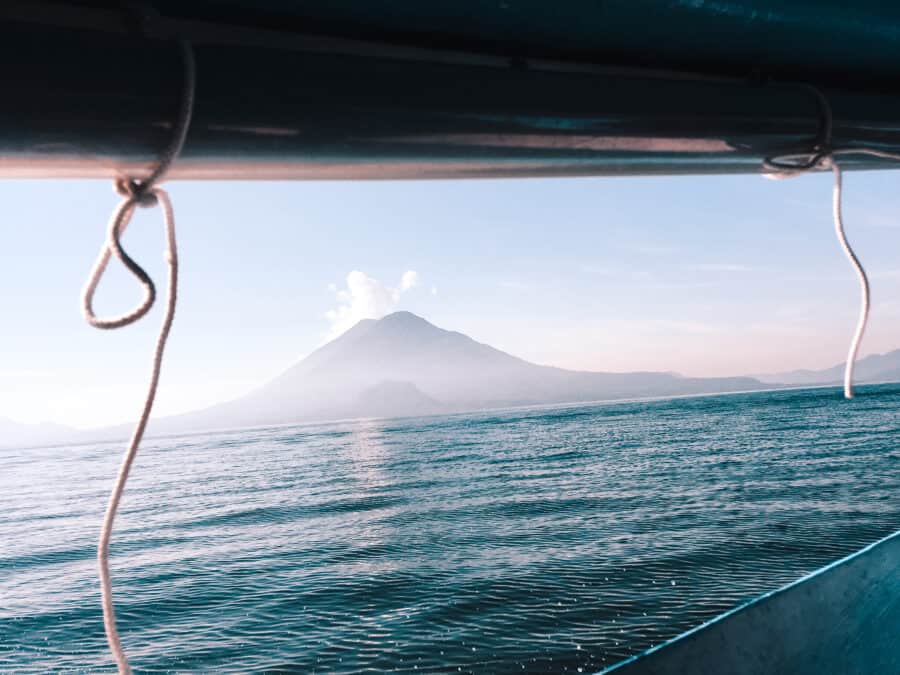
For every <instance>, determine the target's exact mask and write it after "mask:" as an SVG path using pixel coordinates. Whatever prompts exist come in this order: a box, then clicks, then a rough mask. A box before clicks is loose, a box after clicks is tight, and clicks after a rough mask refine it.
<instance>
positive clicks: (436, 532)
mask: <svg viewBox="0 0 900 675" xmlns="http://www.w3.org/2000/svg"><path fill="white" fill-rule="evenodd" d="M898 411H900V385H883V386H879V387H864V388H862V389H861V391H860V395H859V397H858V398H857V399H855V400H853V401H850V402H845V401H843V400H841V399H840V396H839V392H838V391H837V390H836V389H820V390H806V391H791V392H778V393H757V394H748V395H734V396H717V397H701V398H687V399H678V400H669V401H656V402H640V403H619V404H608V405H579V406H570V407H555V408H541V409H524V410H511V411H503V412H490V413H481V414H474V415H457V416H450V417H433V418H421V419H407V420H378V421H356V422H345V423H335V424H323V425H317V426H298V427H279V428H269V429H257V430H252V431H241V432H230V433H218V434H212V435H202V436H201V435H195V436H182V437H177V438H166V439H155V440H150V441H148V442H146V443H145V446H144V448H143V450H142V453H141V455H140V456H139V458H138V462H137V465H136V468H135V471H134V474H133V476H132V480H131V482H130V483H129V486H128V489H127V491H126V494H125V500H124V510H123V512H122V513H121V516H120V518H119V521H118V523H117V529H116V532H115V534H114V537H113V547H112V556H113V580H114V586H115V592H116V602H117V606H118V612H119V621H120V630H121V632H122V634H123V638H124V643H125V646H126V649H127V650H128V652H129V653H130V655H131V658H132V661H133V664H134V666H135V667H136V670H137V671H139V672H140V671H145V672H146V671H156V672H166V671H172V672H176V671H177V672H185V671H205V672H270V673H278V672H283V673H287V672H297V673H307V672H359V671H364V670H369V671H370V672H378V671H399V672H415V671H444V672H460V671H462V672H478V673H506V672H522V671H523V670H524V671H526V672H593V671H597V670H599V669H601V668H603V667H604V666H607V665H610V664H612V663H613V662H615V661H617V660H619V659H621V658H624V657H626V656H629V655H631V654H633V653H635V652H636V651H639V650H643V649H645V648H647V647H649V646H650V645H653V644H657V643H659V642H660V641H662V640H664V639H666V638H669V637H672V636H674V635H676V634H678V633H680V632H682V631H684V630H686V629H688V628H690V627H692V626H694V625H695V624H697V623H699V622H701V621H703V620H705V619H708V618H710V617H712V616H714V615H716V614H717V613H719V612H721V611H723V610H725V609H728V608H730V607H733V606H734V605H735V604H737V603H739V602H741V601H743V600H746V599H749V598H751V597H753V596H755V595H757V594H759V593H761V592H763V591H767V590H770V589H773V588H775V587H777V586H779V585H782V584H784V583H786V582H788V581H791V580H793V579H796V578H797V577H799V576H801V575H803V574H805V573H807V572H810V571H812V570H814V569H815V568H817V567H820V566H822V565H823V564H825V563H827V562H829V561H831V560H834V559H836V558H839V557H841V556H843V555H845V554H847V553H850V552H852V551H854V550H855V549H857V548H859V547H861V546H863V545H865V544H867V543H869V542H872V541H874V540H875V539H878V538H880V537H882V536H884V535H886V534H888V533H890V532H892V531H894V530H896V529H897V528H900V414H898ZM121 450H122V448H121V444H102V445H85V446H77V447H55V448H45V449H27V450H0V542H2V543H0V547H2V548H0V670H2V671H3V672H16V673H28V672H35V673H46V672H64V671H69V672H97V671H109V670H112V668H111V660H110V658H109V656H108V654H107V652H106V646H105V639H104V636H103V628H102V622H101V614H100V608H99V591H98V586H97V581H96V573H95V563H94V555H95V554H94V545H95V540H96V535H97V531H98V528H99V523H100V519H101V515H102V511H103V508H104V506H105V503H106V499H107V491H108V489H109V487H110V484H111V480H112V476H113V475H114V474H115V471H116V468H117V465H118V462H119V457H120V453H121Z"/></svg>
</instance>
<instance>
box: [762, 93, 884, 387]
mask: <svg viewBox="0 0 900 675" xmlns="http://www.w3.org/2000/svg"><path fill="white" fill-rule="evenodd" d="M804 88H806V89H808V90H809V91H811V92H812V93H813V94H814V95H815V97H816V100H817V101H818V103H819V112H820V126H819V134H818V136H817V138H816V141H815V144H814V145H813V149H812V151H810V152H801V153H796V154H789V155H780V156H777V157H769V158H767V159H765V160H764V161H763V170H764V171H765V172H766V174H765V175H766V176H767V177H768V178H775V179H783V178H793V177H795V176H800V175H802V174H804V173H807V172H809V171H817V170H824V171H827V170H829V169H830V170H831V172H832V174H833V175H834V193H833V201H832V215H833V217H834V229H835V233H836V234H837V238H838V242H840V245H841V248H842V249H843V251H844V255H846V256H847V260H849V261H850V264H851V265H852V266H853V269H854V270H855V271H856V276H857V277H858V278H859V287H860V309H859V319H858V320H857V322H856V330H855V331H854V333H853V340H852V341H851V342H850V349H849V350H848V353H847V363H846V365H845V367H844V396H845V397H846V398H848V399H849V398H853V369H854V367H855V365H856V357H857V355H858V353H859V345H860V343H861V342H862V339H863V334H864V333H865V331H866V324H867V323H868V320H869V306H870V299H869V278H868V277H867V276H866V270H865V269H864V268H863V266H862V263H860V261H859V258H858V257H857V256H856V253H855V252H854V251H853V247H851V246H850V242H849V241H847V233H846V232H845V231H844V221H843V214H842V211H841V202H842V196H843V178H842V172H841V167H840V166H839V165H838V163H837V161H836V159H835V158H836V157H837V156H839V155H870V156H873V157H881V158H883V159H894V160H900V154H895V153H892V152H885V151H884V150H878V149H876V148H865V147H861V148H843V149H835V148H834V147H832V131H833V128H834V123H833V119H834V118H833V115H832V111H831V105H830V104H829V103H828V99H827V98H825V96H824V94H822V92H821V91H819V90H818V89H816V88H815V87H804Z"/></svg>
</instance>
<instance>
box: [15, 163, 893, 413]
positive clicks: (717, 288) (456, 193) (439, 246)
mask: <svg viewBox="0 0 900 675" xmlns="http://www.w3.org/2000/svg"><path fill="white" fill-rule="evenodd" d="M169 189H170V193H171V195H172V198H173V200H174V202H175V208H176V217H177V224H178V236H179V243H180V250H181V261H182V286H181V291H180V298H179V308H178V313H177V316H176V319H175V326H174V330H173V333H172V338H171V341H170V347H169V351H168V354H167V363H166V366H165V370H164V375H163V382H162V388H161V391H160V396H159V400H158V411H159V413H160V414H166V413H173V412H180V411H185V410H190V409H193V408H197V407H201V406H204V405H208V404H210V403H213V402H216V401H220V400H223V399H226V398H230V397H234V396H237V395H239V394H241V393H243V392H244V391H246V390H248V389H250V388H252V387H254V386H256V385H258V384H261V383H263V382H264V381H266V380H267V379H269V378H270V377H272V376H274V375H276V374H277V373H279V372H280V371H282V370H284V369H285V368H287V367H288V366H290V365H291V364H292V363H293V362H294V361H296V360H297V359H298V358H300V357H301V356H303V355H304V354H307V353H309V352H310V351H311V350H313V349H315V348H316V347H317V346H318V345H320V344H322V342H323V341H324V340H326V339H327V338H328V336H329V335H332V334H333V333H334V332H335V331H336V330H338V329H339V328H340V325H339V326H335V325H333V322H332V320H329V319H328V318H327V317H326V315H327V314H328V313H329V312H335V313H336V314H337V315H338V316H339V317H343V320H342V321H343V323H342V324H341V325H346V324H347V323H349V321H351V320H353V319H355V318H356V317H357V316H361V315H362V314H366V313H372V312H377V311H386V310H387V309H389V308H396V309H408V310H411V311H414V312H416V313H418V314H421V315H422V316H424V317H426V318H428V319H429V320H431V321H432V322H434V323H436V324H437V325H439V326H442V327H445V328H451V329H456V330H460V331H462V332H465V333H467V334H469V335H471V336H472V337H474V338H475V339H477V340H480V341H483V342H487V343H490V344H492V345H494V346H496V347H499V348H501V349H504V350H506V351H509V352H511V353H513V354H516V355H518V356H521V357H524V358H526V359H529V360H533V361H537V362H540V363H546V364H553V365H559V366H565V367H571V368H583V369H593V370H611V371H624V370H674V371H679V372H682V373H685V374H688V375H726V374H747V373H759V372H771V371H777V370H785V369H792V368H798V367H810V368H819V367H826V366H830V365H833V364H834V363H837V362H839V361H841V360H842V359H843V358H844V356H845V353H846V347H847V343H848V340H849V337H850V335H851V332H852V329H853V324H854V321H855V319H856V314H857V310H858V288H857V285H856V281H855V277H854V275H853V272H852V270H851V269H850V267H849V266H848V264H847V262H846V260H845V259H844V258H843V256H842V254H841V252H840V249H839V247H838V244H837V242H836V240H835V238H834V234H833V230H832V223H831V217H830V208H831V207H830V198H831V177H830V175H825V174H823V175H817V176H806V177H801V178H797V179H793V180H788V181H768V180H764V179H763V178H761V177H759V176H736V177H685V178H599V179H553V180H539V179H528V180H515V181H514V180H505V181H496V180H491V181H452V182H451V181H434V182H385V183H376V182H369V183H364V182H358V183H310V182H307V183H287V182H270V183H262V182H218V183H213V182H209V183H207V182H197V183H193V182H182V183H173V184H170V186H169ZM898 193H900V176H898V175H897V174H896V173H894V172H890V173H865V174H852V175H849V176H847V177H846V181H845V218H846V222H847V229H848V233H849V236H850V238H851V241H852V243H853V244H854V246H855V247H856V248H857V250H858V253H859V254H860V257H861V258H862V260H863V262H864V263H865V264H866V266H867V268H868V270H869V272H870V277H871V280H872V284H873V303H874V304H873V314H872V320H871V324H870V330H869V333H868V334H867V336H866V339H865V342H864V344H863V349H862V352H863V354H867V353H872V352H884V351H888V350H890V349H894V348H897V347H900V330H898V329H900V293H898V291H900V215H896V214H898V206H900V196H898ZM0 200H2V203H3V204H4V217H3V222H2V225H0V233H2V242H3V245H4V250H5V251H6V255H4V256H3V259H4V263H3V265H2V266H0V284H2V288H3V289H4V292H3V294H2V295H0V315H2V316H3V317H4V325H3V331H2V336H0V417H10V418H12V419H15V420H18V421H27V422H34V421H43V420H52V421H57V422H63V423H67V424H72V425H75V426H80V427H86V426H92V425H100V424H107V423H114V422H120V421H126V420H129V419H131V418H133V417H134V414H135V412H136V410H137V406H138V404H139V400H140V398H141V396H142V395H143V390H144V386H145V380H146V376H147V370H148V360H149V354H150V350H151V348H152V343H153V340H154V336H155V333H156V331H157V329H158V324H159V319H160V310H159V308H155V309H154V310H153V312H152V313H151V315H150V316H149V317H147V318H145V319H144V320H143V321H142V322H140V324H139V325H137V326H133V327H129V328H126V329H123V330H120V331H112V332H104V331H98V330H95V329H92V328H90V327H88V326H87V325H86V324H85V323H84V321H83V319H82V318H81V315H80V310H79V297H80V293H81V288H82V286H83V284H84V280H85V276H86V274H87V272H88V270H89V269H90V267H91V265H92V263H93V260H94V257H95V256H96V253H97V250H98V248H99V246H100V244H101V242H102V240H103V237H104V234H105V229H106V221H107V218H108V215H109V213H110V211H111V209H112V207H113V205H114V204H115V202H116V196H115V195H114V194H113V193H112V190H111V188H110V184H109V182H106V181H0ZM158 218H159V215H158V212H156V211H143V212H141V213H140V214H139V215H138V217H137V218H136V219H135V221H134V223H133V224H132V226H131V228H130V230H129V232H128V235H127V237H126V239H125V242H126V246H127V248H128V249H129V250H130V251H132V252H133V255H134V257H135V258H136V259H138V260H139V261H141V262H142V263H144V264H146V267H147V268H148V271H150V272H151V274H152V276H153V277H154V279H156V280H158V283H159V284H160V285H162V284H163V280H164V278H165V276H164V265H163V261H162V255H161V253H162V248H163V243H162V234H161V227H160V223H159V220H158ZM112 266H113V267H114V268H116V269H115V270H114V272H115V273H113V274H110V275H109V277H108V278H107V279H106V281H105V283H104V284H103V285H102V286H101V289H100V292H99V294H98V302H97V308H98V310H99V311H100V312H118V311H121V310H123V309H125V308H126V306H130V304H131V303H133V302H134V300H135V299H136V298H137V297H138V296H139V291H138V289H137V288H136V287H135V286H134V284H133V281H132V280H131V279H130V277H126V276H125V274H124V273H120V272H119V270H118V266H117V263H113V265H112ZM353 270H358V271H360V272H362V273H363V274H364V275H366V277H365V278H363V277H361V276H360V275H357V276H356V279H357V282H358V283H357V287H358V289H360V290H361V291H368V292H370V293H372V294H374V295H372V296H366V297H357V298H356V302H355V304H352V307H351V306H350V304H349V303H348V301H347V298H346V294H345V295H343V296H341V298H339V297H338V296H337V292H336V291H340V290H341V289H346V287H347V276H348V274H349V273H350V272H351V271H353ZM409 271H414V272H415V273H416V274H415V275H414V276H413V275H407V277H406V285H407V286H409V285H410V282H411V281H412V280H413V279H415V281H416V282H417V283H416V284H415V285H414V286H413V287H411V288H408V289H407V290H402V291H401V278H402V277H403V275H404V273H407V272H409ZM369 280H374V281H369ZM375 281H377V282H380V284H381V285H380V286H379V285H378V284H376V283H375ZM330 284H333V285H334V286H331V287H329V285H330ZM391 289H393V292H392V290H391ZM161 290H162V289H161ZM373 297H374V298H376V299H377V297H380V298H381V301H380V302H375V303H373V302H372V298H373ZM395 299H396V300H397V302H396V303H394V300H395ZM341 306H344V309H343V310H342V309H341ZM332 316H334V314H333V315H332Z"/></svg>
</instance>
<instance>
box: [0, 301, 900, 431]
mask: <svg viewBox="0 0 900 675" xmlns="http://www.w3.org/2000/svg"><path fill="white" fill-rule="evenodd" d="M842 373H843V366H842V365H838V366H834V367H833V368H830V369H826V370H823V371H792V372H791V373H783V374H781V375H774V376H760V377H759V378H754V377H716V378H699V377H684V376H681V375H679V374H677V373H671V372H631V373H603V372H584V371H575V370H566V369H563V368H555V367H552V366H541V365H537V364H534V363H529V362H528V361H525V360H524V359H520V358H518V357H515V356H512V355H510V354H507V353H506V352H503V351H500V350H499V349H495V348H494V347H491V346H489V345H486V344H483V343H480V342H476V341H475V340H473V339H472V338H470V337H468V336H466V335H464V334H462V333H459V332H456V331H450V330H444V329H442V328H438V327H437V326H435V325H433V324H431V323H430V322H428V321H426V320H425V319H423V318H421V317H419V316H416V315H415V314H411V313H410V312H395V313H393V314H389V315H388V316H385V317H384V318H382V319H377V320H376V319H365V320H363V321H360V322H359V323H357V324H356V325H355V326H353V327H352V328H351V329H350V330H348V331H346V332H345V333H343V334H342V335H340V336H339V337H337V338H335V339H334V340H332V341H331V342H329V343H327V344H325V345H323V346H322V347H320V348H319V349H317V350H316V351H314V352H313V353H312V354H310V355H309V356H307V357H306V358H304V359H302V360H301V361H299V362H298V363H296V364H295V365H293V366H291V367H290V368H288V369H287V370H286V371H285V372H284V373H282V374H281V375H279V376H278V377H276V378H275V379H273V380H272V381H270V382H268V383H267V384H265V385H263V386H262V387H259V388H258V389H256V390H254V391H251V392H250V393H248V394H246V395H245V396H242V397H240V398H238V399H235V400H233V401H228V402H226V403H221V404H218V405H215V406H212V407H210V408H207V409H205V410H199V411H195V412H191V413H186V414H183V415H177V416H173V417H167V418H162V419H154V420H152V421H151V424H150V428H149V431H150V433H154V434H164V433H182V432H191V431H206V430H212V429H223V428H238V427H248V426H260V425H267V424H289V423H294V422H315V421H327V420H334V419H347V418H365V417H403V416H417V415H431V414H441V413H452V412H465V411H472V410H482V409H490V408H501V407H510V406H516V405H539V404H550V403H578V402H587V401H602V400H607V401H608V400H617V399H630V398H651V397H665V396H679V395H690V394H715V393H728V392H737V391H754V390H759V389H767V388H772V387H775V386H783V385H787V386H791V385H793V386H803V385H804V384H820V383H823V384H828V383H836V382H839V381H840V379H841V378H842V376H843V375H842ZM857 373H858V375H859V379H860V380H861V381H874V379H878V380H879V381H883V380H891V379H893V380H900V350H897V351H894V352H891V353H890V354H884V355H878V356H870V357H866V358H865V359H861V360H860V361H859V362H858V367H857ZM891 373H893V375H891ZM770 377H772V378H776V379H769V378H770ZM779 377H782V378H783V379H777V378H779ZM130 433H131V426H130V425H121V426H118V427H112V428H107V429H98V430H93V431H88V432H79V431H75V430H72V429H68V428H65V427H59V426H55V425H54V426H42V427H28V426H27V425H16V424H14V423H12V422H6V421H3V420H2V419H0V447H2V446H9V445H13V444H17V443H28V444H35V443H37V442H46V443H55V442H69V441H71V440H73V439H78V440H80V441H93V440H111V439H121V438H126V437H127V436H128V435H129V434H130Z"/></svg>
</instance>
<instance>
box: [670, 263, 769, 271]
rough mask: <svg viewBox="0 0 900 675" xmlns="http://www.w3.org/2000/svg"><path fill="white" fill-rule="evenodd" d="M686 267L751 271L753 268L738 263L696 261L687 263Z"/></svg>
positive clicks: (703, 269) (702, 269)
mask: <svg viewBox="0 0 900 675" xmlns="http://www.w3.org/2000/svg"><path fill="white" fill-rule="evenodd" d="M687 269H689V270H692V271H694V272H752V271H753V269H754V268H753V267H751V266H750V265H741V264H739V263H698V264H696V265H688V267H687Z"/></svg>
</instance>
